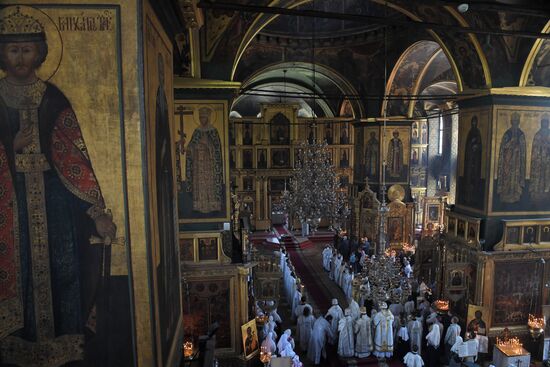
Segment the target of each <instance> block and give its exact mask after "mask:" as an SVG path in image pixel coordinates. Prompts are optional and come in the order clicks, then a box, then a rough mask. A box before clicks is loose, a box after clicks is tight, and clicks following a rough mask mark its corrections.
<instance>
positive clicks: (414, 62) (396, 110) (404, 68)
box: [382, 41, 440, 116]
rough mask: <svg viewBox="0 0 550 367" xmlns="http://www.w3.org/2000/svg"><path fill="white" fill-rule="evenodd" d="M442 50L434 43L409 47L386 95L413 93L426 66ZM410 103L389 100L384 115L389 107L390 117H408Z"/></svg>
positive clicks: (400, 61)
mask: <svg viewBox="0 0 550 367" xmlns="http://www.w3.org/2000/svg"><path fill="white" fill-rule="evenodd" d="M439 49H440V47H439V45H438V44H437V43H436V42H433V41H420V42H417V43H415V44H414V45H412V46H411V47H409V48H408V49H407V50H406V51H405V52H404V53H403V56H402V57H401V58H400V59H399V61H398V62H397V64H396V65H395V67H394V69H393V71H392V73H391V74H390V77H389V79H388V85H387V87H386V94H389V95H391V96H406V95H410V94H412V93H413V88H414V85H415V83H416V81H417V79H418V77H419V76H420V74H421V72H422V70H423V69H424V67H425V66H426V64H427V63H428V62H429V61H430V60H431V59H432V57H433V56H434V55H435V53H436V52H438V51H439ZM409 104H410V101H409V100H406V99H395V100H389V101H387V103H384V104H383V106H382V115H383V114H384V111H383V110H384V109H385V108H386V107H387V111H386V112H387V114H388V115H389V116H406V115H407V111H408V109H409Z"/></svg>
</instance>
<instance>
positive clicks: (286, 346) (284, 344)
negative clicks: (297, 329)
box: [277, 329, 296, 358]
mask: <svg viewBox="0 0 550 367" xmlns="http://www.w3.org/2000/svg"><path fill="white" fill-rule="evenodd" d="M291 334H292V332H291V331H290V329H286V330H285V332H284V333H283V335H281V337H280V338H279V342H278V343H277V350H278V351H279V355H280V356H281V357H291V358H292V357H294V356H295V355H296V353H294V340H293V339H292V337H291V336H290V335H291Z"/></svg>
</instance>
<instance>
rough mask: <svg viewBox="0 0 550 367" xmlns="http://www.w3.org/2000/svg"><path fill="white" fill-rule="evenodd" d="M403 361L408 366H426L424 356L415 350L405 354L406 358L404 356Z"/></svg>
mask: <svg viewBox="0 0 550 367" xmlns="http://www.w3.org/2000/svg"><path fill="white" fill-rule="evenodd" d="M403 362H404V363H405V366H407V367H422V366H424V361H423V360H422V357H420V355H418V354H417V353H413V352H409V353H407V354H405V358H403Z"/></svg>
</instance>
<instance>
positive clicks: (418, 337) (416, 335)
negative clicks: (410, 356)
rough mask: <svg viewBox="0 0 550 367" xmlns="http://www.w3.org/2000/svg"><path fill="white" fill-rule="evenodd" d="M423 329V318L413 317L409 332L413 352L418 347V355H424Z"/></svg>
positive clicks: (408, 327)
mask: <svg viewBox="0 0 550 367" xmlns="http://www.w3.org/2000/svg"><path fill="white" fill-rule="evenodd" d="M422 329H423V328H422V318H421V317H420V318H419V317H416V316H413V317H412V320H411V321H409V323H408V324H407V331H408V332H409V340H410V343H411V350H412V348H413V347H414V346H415V345H416V346H417V347H418V353H422Z"/></svg>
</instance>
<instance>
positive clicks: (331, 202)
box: [281, 141, 350, 230]
mask: <svg viewBox="0 0 550 367" xmlns="http://www.w3.org/2000/svg"><path fill="white" fill-rule="evenodd" d="M298 152H299V153H298V155H299V159H298V161H297V164H296V169H295V170H294V172H293V175H292V177H291V179H290V190H287V188H286V186H285V190H284V191H283V195H282V200H281V201H282V205H283V207H284V210H285V211H286V212H287V213H289V215H290V217H291V219H292V218H293V217H297V218H298V219H299V220H300V222H302V223H307V224H308V225H309V226H310V227H311V228H312V229H313V230H316V229H317V227H318V226H319V224H320V223H321V219H322V218H325V219H328V220H330V221H331V223H332V225H333V226H335V227H339V226H340V225H341V224H342V223H343V222H344V221H345V220H346V219H347V218H348V217H349V214H350V210H349V205H348V203H347V200H346V194H345V192H344V191H343V190H341V189H340V187H339V186H340V184H339V181H338V178H337V175H336V170H335V168H334V166H333V164H332V156H331V153H330V151H329V149H328V146H327V143H326V142H319V141H313V142H312V143H311V144H310V143H308V142H302V143H300V148H299V151H298Z"/></svg>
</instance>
